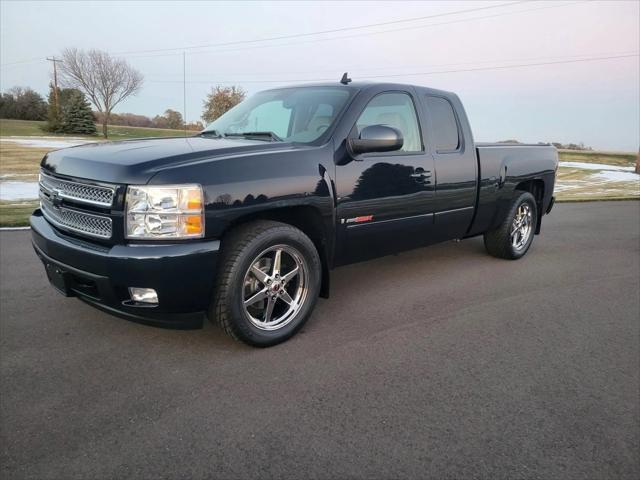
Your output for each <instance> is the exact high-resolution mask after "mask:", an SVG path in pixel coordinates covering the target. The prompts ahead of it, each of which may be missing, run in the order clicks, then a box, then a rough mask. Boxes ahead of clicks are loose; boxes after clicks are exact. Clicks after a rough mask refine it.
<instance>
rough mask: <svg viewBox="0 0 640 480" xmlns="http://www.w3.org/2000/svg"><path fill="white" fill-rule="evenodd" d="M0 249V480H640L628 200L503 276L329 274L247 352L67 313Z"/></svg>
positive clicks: (554, 236)
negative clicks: (287, 332)
mask: <svg viewBox="0 0 640 480" xmlns="http://www.w3.org/2000/svg"><path fill="white" fill-rule="evenodd" d="M0 242H1V247H2V251H1V254H2V255H1V260H2V263H1V275H2V276H1V290H0V292H1V295H2V312H1V313H2V315H1V323H0V334H1V343H0V346H1V377H0V380H1V382H2V383H1V388H2V392H1V393H2V396H1V417H0V420H1V427H2V429H1V438H0V441H1V445H0V461H1V463H0V468H1V469H0V476H1V477H2V478H6V479H17V478H38V479H40V478H59V479H71V478H79V479H80V478H81V479H90V478H202V477H217V478H258V477H260V478H273V477H278V478H318V479H324V478H347V477H349V478H367V479H372V478H429V477H431V478H439V479H440V478H490V479H495V478H509V479H517V478H549V479H560V478H562V479H567V478H579V479H611V478H630V479H631V478H633V479H637V478H639V476H640V466H639V463H640V453H639V452H640V439H639V437H640V415H639V405H638V402H639V397H638V394H639V378H638V375H639V369H640V363H639V362H640V352H639V350H640V336H639V335H640V332H639V324H640V320H639V319H640V298H639V295H640V293H639V292H640V255H639V251H640V202H624V203H622V202H609V203H584V204H561V205H558V206H557V207H556V209H555V210H554V212H553V213H552V215H550V216H549V217H546V218H545V222H544V225H543V234H542V235H541V236H539V237H537V238H536V240H535V242H534V244H533V247H532V250H531V251H530V252H529V254H528V255H527V256H526V257H525V258H524V259H522V260H520V261H517V262H509V261H504V260H497V259H494V258H492V257H489V256H488V255H486V254H485V252H484V249H483V246H482V240H481V239H472V240H468V241H464V242H461V243H453V242H450V243H446V244H443V245H438V246H435V247H431V248H429V249H422V250H416V251H412V252H408V253H405V254H402V255H398V256H393V257H387V258H383V259H379V260H375V261H371V262H368V263H363V264H358V265H352V266H348V267H344V268H341V269H339V270H337V271H335V272H334V276H333V285H332V298H331V299H330V300H321V301H320V302H319V304H318V308H317V310H316V313H315V314H314V316H313V317H312V319H311V321H310V322H309V323H308V324H307V326H306V327H305V329H304V331H303V332H302V334H300V335H298V336H297V337H295V338H294V339H292V340H291V341H289V342H288V343H286V344H284V345H281V346H278V347H274V348H271V349H266V350H259V349H252V348H249V347H246V346H243V345H241V344H238V343H235V342H233V341H232V340H230V339H229V338H227V337H226V336H225V335H224V334H223V333H222V331H221V330H219V329H218V328H217V327H213V326H209V325H207V327H206V328H205V329H203V330H192V331H175V330H162V329H158V328H153V327H147V326H143V325H138V324H134V323H130V322H128V321H126V320H122V319H119V318H114V317H111V316H109V315H107V314H104V313H101V312H98V311H96V310H94V309H92V308H91V307H89V306H87V305H85V304H83V303H81V302H79V301H77V300H75V299H65V298H63V297H62V296H60V295H58V294H57V293H55V292H54V291H53V289H52V288H50V287H49V286H48V285H47V282H46V281H45V276H44V272H43V269H42V267H41V265H40V262H39V261H38V260H37V259H36V256H35V255H34V253H33V251H32V250H31V246H30V243H29V232H3V233H1V234H0Z"/></svg>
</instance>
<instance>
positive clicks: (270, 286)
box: [242, 245, 309, 330]
mask: <svg viewBox="0 0 640 480" xmlns="http://www.w3.org/2000/svg"><path fill="white" fill-rule="evenodd" d="M308 284H309V274H308V268H307V266H306V263H305V260H304V257H303V256H302V254H301V253H300V252H299V251H298V250H296V249H295V248H293V247H291V246H289V245H274V246H273V247H269V248H268V249H266V250H264V251H263V252H262V253H260V255H258V256H257V257H256V258H255V259H254V260H253V261H252V262H251V266H250V267H249V269H248V270H247V272H246V273H245V275H244V282H243V296H242V302H243V308H244V312H245V313H246V315H247V317H248V318H249V321H250V322H251V323H252V324H253V325H254V326H255V327H257V328H259V329H261V330H277V329H279V328H282V327H284V326H285V325H287V324H288V323H289V322H291V320H293V319H294V318H295V316H296V314H297V313H298V312H299V311H300V309H301V308H302V305H303V304H304V301H305V299H306V297H307V292H308Z"/></svg>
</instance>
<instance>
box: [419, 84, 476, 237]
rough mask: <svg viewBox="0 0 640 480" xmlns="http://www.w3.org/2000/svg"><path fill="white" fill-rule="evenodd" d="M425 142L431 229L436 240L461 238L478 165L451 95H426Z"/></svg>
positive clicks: (468, 217) (467, 222) (467, 130)
mask: <svg viewBox="0 0 640 480" xmlns="http://www.w3.org/2000/svg"><path fill="white" fill-rule="evenodd" d="M421 100H422V101H423V102H424V104H425V109H426V113H427V117H428V122H427V127H428V136H429V139H428V141H429V144H430V146H431V148H432V151H433V156H434V160H435V170H436V175H435V185H436V201H435V211H434V212H435V221H434V224H435V230H434V236H435V238H436V239H437V240H438V241H441V240H448V239H453V238H462V237H463V236H464V235H465V234H466V232H467V230H468V228H469V226H470V225H471V221H472V220H473V214H474V210H475V205H476V195H477V191H478V185H477V182H478V171H477V170H478V165H477V159H476V152H475V147H474V145H473V138H472V136H471V129H470V128H469V122H468V121H467V118H466V115H465V114H464V110H463V108H462V104H461V103H460V101H459V100H458V98H457V97H456V96H455V95H450V96H441V95H437V94H426V95H424V96H423V97H422V98H421Z"/></svg>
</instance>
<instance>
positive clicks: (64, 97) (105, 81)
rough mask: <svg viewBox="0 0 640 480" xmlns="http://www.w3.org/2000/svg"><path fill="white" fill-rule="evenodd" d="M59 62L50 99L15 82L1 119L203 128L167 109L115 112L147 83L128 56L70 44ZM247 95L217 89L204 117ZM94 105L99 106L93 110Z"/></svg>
mask: <svg viewBox="0 0 640 480" xmlns="http://www.w3.org/2000/svg"><path fill="white" fill-rule="evenodd" d="M55 62H59V64H60V66H59V67H58V69H59V75H60V83H61V87H60V86H58V75H57V71H58V70H54V79H55V82H54V83H52V84H51V85H50V87H49V95H48V99H47V100H45V99H44V98H43V97H42V95H40V94H39V93H37V92H36V91H34V90H33V89H31V88H22V87H14V88H12V89H10V90H8V91H7V92H5V93H2V94H1V95H0V118H12V119H18V120H46V121H47V123H46V125H45V126H44V127H43V129H44V130H46V131H48V132H55V133H80V134H95V133H96V132H97V130H96V125H95V124H96V123H98V124H100V125H101V126H102V134H103V135H104V137H105V138H107V134H108V132H107V125H127V126H135V127H150V128H170V129H182V128H185V127H186V128H187V129H189V130H202V128H204V127H203V124H202V123H201V122H192V123H190V124H188V125H185V124H184V119H183V118H182V114H181V113H180V112H178V111H176V110H172V109H167V110H165V112H164V113H163V114H162V115H156V116H155V117H153V118H150V117H147V116H145V115H136V114H132V113H119V114H118V113H114V112H113V109H114V108H115V107H116V106H117V105H119V104H120V103H121V102H122V101H124V100H125V99H126V98H128V97H130V96H133V95H136V94H137V93H138V92H139V91H140V90H141V88H142V84H143V80H144V78H143V76H142V74H141V73H140V72H139V71H138V70H136V69H135V68H133V67H132V66H131V65H129V64H128V63H127V62H126V61H125V60H123V59H120V58H115V57H112V56H110V55H109V54H108V53H107V52H104V51H101V50H89V51H83V50H78V49H77V48H68V49H66V50H64V51H63V52H62V59H61V60H55ZM245 96H246V93H245V91H244V90H243V89H242V88H240V87H238V86H231V87H222V86H217V87H214V88H212V90H211V92H210V93H209V94H208V95H207V97H206V99H205V100H204V102H203V113H202V119H203V120H204V122H206V123H209V122H212V121H214V120H215V119H217V118H218V117H220V116H221V115H222V114H223V113H225V112H226V111H228V110H229V109H230V108H232V107H234V106H235V105H237V104H238V103H240V102H241V101H242V100H244V98H245ZM92 106H93V108H94V109H95V110H93V109H92Z"/></svg>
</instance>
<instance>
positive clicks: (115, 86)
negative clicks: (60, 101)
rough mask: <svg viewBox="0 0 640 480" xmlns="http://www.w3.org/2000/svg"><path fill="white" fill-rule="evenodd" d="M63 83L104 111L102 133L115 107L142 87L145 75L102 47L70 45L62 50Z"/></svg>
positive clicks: (61, 69)
mask: <svg viewBox="0 0 640 480" xmlns="http://www.w3.org/2000/svg"><path fill="white" fill-rule="evenodd" d="M60 71H61V74H62V75H61V76H62V84H63V85H64V86H65V87H69V88H77V89H79V90H81V91H82V92H84V93H85V94H86V95H87V97H88V98H89V100H90V101H91V103H93V105H94V106H95V107H96V108H97V109H98V111H99V112H100V113H101V114H102V115H101V119H102V134H103V135H104V138H107V124H108V123H109V116H110V115H111V111H112V110H113V108H114V107H115V106H116V105H117V104H119V103H120V102H121V101H123V100H124V99H125V98H127V97H129V96H130V95H135V94H136V93H137V92H138V91H140V88H141V87H142V81H143V77H142V74H141V73H140V72H139V71H137V70H136V69H135V68H133V67H131V66H130V65H129V64H128V63H127V62H126V61H125V60H122V59H120V58H113V57H111V56H110V55H109V54H108V53H107V52H103V51H101V50H89V51H88V52H85V51H84V50H78V49H77V48H67V49H66V50H64V51H63V52H62V65H61V67H60Z"/></svg>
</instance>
